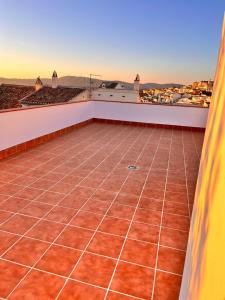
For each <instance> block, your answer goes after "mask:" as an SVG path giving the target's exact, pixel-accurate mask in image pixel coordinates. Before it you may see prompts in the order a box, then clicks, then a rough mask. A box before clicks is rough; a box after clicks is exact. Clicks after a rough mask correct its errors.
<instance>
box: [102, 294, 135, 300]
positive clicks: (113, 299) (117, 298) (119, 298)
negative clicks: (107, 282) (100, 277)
mask: <svg viewBox="0 0 225 300" xmlns="http://www.w3.org/2000/svg"><path fill="white" fill-rule="evenodd" d="M106 299H107V300H134V299H135V298H134V297H131V296H127V295H123V294H119V293H116V292H109V293H108V295H107V297H106Z"/></svg>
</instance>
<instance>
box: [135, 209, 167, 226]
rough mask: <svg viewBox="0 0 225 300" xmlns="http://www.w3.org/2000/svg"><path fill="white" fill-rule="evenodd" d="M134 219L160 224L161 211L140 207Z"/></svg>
mask: <svg viewBox="0 0 225 300" xmlns="http://www.w3.org/2000/svg"><path fill="white" fill-rule="evenodd" d="M134 221H136V222H142V223H148V224H152V225H160V222H161V212H160V211H156V210H150V209H142V208H138V209H137V210H136V213H135V216H134Z"/></svg>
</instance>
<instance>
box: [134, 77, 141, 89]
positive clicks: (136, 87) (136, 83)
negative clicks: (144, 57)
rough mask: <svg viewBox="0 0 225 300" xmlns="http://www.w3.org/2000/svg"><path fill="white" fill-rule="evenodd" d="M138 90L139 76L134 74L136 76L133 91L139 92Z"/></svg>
mask: <svg viewBox="0 0 225 300" xmlns="http://www.w3.org/2000/svg"><path fill="white" fill-rule="evenodd" d="M139 90H140V76H139V74H137V75H136V78H135V79H134V91H137V92H139Z"/></svg>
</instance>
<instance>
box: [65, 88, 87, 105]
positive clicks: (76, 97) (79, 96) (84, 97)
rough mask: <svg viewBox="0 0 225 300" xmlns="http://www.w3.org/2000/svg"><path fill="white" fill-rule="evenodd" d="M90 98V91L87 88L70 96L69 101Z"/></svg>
mask: <svg viewBox="0 0 225 300" xmlns="http://www.w3.org/2000/svg"><path fill="white" fill-rule="evenodd" d="M89 98H90V92H89V90H84V91H83V92H81V93H80V94H79V95H77V96H75V97H74V98H72V99H71V100H70V101H69V102H79V101H86V100H89Z"/></svg>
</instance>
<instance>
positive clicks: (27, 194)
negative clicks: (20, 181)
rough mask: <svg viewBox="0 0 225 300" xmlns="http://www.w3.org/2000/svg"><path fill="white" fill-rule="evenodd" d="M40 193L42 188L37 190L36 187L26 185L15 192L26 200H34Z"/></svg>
mask: <svg viewBox="0 0 225 300" xmlns="http://www.w3.org/2000/svg"><path fill="white" fill-rule="evenodd" d="M42 193H43V190H38V189H34V188H30V187H27V188H25V189H23V190H21V191H19V192H18V193H17V194H16V196H17V197H20V198H24V199H27V200H34V199H35V198H37V197H38V196H40V195H41V194H42Z"/></svg>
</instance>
